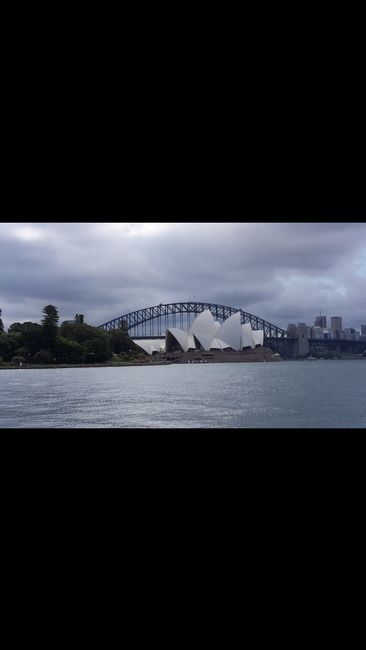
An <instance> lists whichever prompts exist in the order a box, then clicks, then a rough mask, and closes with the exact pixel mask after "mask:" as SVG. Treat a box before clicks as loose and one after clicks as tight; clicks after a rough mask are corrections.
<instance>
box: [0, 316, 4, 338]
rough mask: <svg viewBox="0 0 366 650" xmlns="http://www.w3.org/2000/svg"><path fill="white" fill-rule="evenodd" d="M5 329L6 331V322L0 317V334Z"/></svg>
mask: <svg viewBox="0 0 366 650" xmlns="http://www.w3.org/2000/svg"><path fill="white" fill-rule="evenodd" d="M3 331H4V323H3V321H2V320H1V318H0V334H2V333H3Z"/></svg>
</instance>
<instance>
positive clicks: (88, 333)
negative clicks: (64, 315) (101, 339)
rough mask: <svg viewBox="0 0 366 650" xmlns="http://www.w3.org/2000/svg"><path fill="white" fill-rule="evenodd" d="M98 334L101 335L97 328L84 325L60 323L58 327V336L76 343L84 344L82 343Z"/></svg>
mask: <svg viewBox="0 0 366 650" xmlns="http://www.w3.org/2000/svg"><path fill="white" fill-rule="evenodd" d="M99 332H101V333H102V334H103V332H102V330H100V329H99V328H98V327H92V326H91V325H87V324H86V323H62V325H61V327H60V336H63V337H64V338H65V339H69V340H71V341H77V342H78V343H84V341H87V340H88V339H92V338H94V337H95V336H98V334H99Z"/></svg>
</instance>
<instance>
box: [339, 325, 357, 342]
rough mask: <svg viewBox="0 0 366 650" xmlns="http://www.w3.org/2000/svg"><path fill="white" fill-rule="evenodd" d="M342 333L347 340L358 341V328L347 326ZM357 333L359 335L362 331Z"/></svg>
mask: <svg viewBox="0 0 366 650" xmlns="http://www.w3.org/2000/svg"><path fill="white" fill-rule="evenodd" d="M342 334H343V335H344V338H345V339H346V341H356V340H357V339H356V330H355V329H354V327H345V328H344V330H343V332H342ZM357 334H358V335H359V334H360V333H359V332H357Z"/></svg>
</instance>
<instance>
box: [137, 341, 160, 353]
mask: <svg viewBox="0 0 366 650" xmlns="http://www.w3.org/2000/svg"><path fill="white" fill-rule="evenodd" d="M132 340H133V342H134V343H136V345H138V346H139V347H140V348H142V349H143V350H145V352H147V354H153V352H165V339H137V340H134V339H132Z"/></svg>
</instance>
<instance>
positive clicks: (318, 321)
mask: <svg viewBox="0 0 366 650" xmlns="http://www.w3.org/2000/svg"><path fill="white" fill-rule="evenodd" d="M314 325H315V327H324V328H326V326H327V317H326V316H317V317H316V318H315V323H314Z"/></svg>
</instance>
